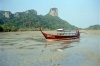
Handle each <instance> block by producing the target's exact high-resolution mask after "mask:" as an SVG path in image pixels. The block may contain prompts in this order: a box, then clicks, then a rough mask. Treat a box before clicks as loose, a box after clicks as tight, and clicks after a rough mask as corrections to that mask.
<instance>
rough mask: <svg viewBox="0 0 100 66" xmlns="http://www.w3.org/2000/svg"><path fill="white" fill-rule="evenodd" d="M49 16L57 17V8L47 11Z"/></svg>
mask: <svg viewBox="0 0 100 66" xmlns="http://www.w3.org/2000/svg"><path fill="white" fill-rule="evenodd" d="M49 14H50V15H52V16H58V9H57V8H51V9H50V11H49Z"/></svg>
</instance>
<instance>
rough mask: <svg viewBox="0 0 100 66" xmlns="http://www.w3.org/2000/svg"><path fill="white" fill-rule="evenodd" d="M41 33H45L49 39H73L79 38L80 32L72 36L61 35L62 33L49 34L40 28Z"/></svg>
mask: <svg viewBox="0 0 100 66" xmlns="http://www.w3.org/2000/svg"><path fill="white" fill-rule="evenodd" d="M40 31H41V33H42V34H43V35H44V37H45V38H46V39H47V41H52V40H56V41H59V40H71V39H78V38H79V36H80V35H79V34H76V35H71V36H61V35H53V34H47V33H44V32H43V31H42V30H41V29H40Z"/></svg>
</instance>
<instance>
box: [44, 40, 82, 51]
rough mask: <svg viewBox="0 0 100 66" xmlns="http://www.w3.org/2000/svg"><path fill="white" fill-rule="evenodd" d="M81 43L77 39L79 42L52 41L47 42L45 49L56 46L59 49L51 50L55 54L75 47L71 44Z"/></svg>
mask: <svg viewBox="0 0 100 66" xmlns="http://www.w3.org/2000/svg"><path fill="white" fill-rule="evenodd" d="M79 41H80V40H79V39H77V40H67V41H50V42H47V43H46V44H45V46H44V48H46V47H49V46H52V47H54V45H57V46H59V47H56V48H54V49H51V51H53V52H56V51H63V50H64V49H67V48H71V47H74V46H72V45H71V44H72V43H75V42H79Z"/></svg>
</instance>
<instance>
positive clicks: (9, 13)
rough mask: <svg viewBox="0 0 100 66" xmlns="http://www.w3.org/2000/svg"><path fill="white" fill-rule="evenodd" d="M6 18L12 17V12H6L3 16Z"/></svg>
mask: <svg viewBox="0 0 100 66" xmlns="http://www.w3.org/2000/svg"><path fill="white" fill-rule="evenodd" d="M3 15H4V16H5V17H6V18H9V17H10V16H11V12H10V11H5V13H4V14H3Z"/></svg>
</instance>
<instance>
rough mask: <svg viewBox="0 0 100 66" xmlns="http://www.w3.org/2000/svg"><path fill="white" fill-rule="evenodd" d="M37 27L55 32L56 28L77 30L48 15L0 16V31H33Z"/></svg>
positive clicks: (63, 21)
mask: <svg viewBox="0 0 100 66" xmlns="http://www.w3.org/2000/svg"><path fill="white" fill-rule="evenodd" d="M39 27H42V28H43V29H44V30H56V29H58V28H64V29H78V27H75V26H74V25H71V24H69V23H68V22H67V21H65V20H62V19H61V18H60V17H58V16H51V15H49V14H47V15H44V16H43V15H37V14H32V13H25V12H23V13H22V14H20V15H19V16H17V17H14V16H11V17H9V18H6V17H4V16H2V15H0V31H5V32H8V31H28V30H34V31H35V30H38V28H39Z"/></svg>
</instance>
